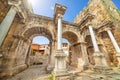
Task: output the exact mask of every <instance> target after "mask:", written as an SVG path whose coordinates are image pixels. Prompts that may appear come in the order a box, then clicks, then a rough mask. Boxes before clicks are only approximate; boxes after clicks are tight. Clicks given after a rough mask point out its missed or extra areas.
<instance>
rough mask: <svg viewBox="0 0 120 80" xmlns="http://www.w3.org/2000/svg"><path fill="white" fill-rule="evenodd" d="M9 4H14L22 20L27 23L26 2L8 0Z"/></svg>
mask: <svg viewBox="0 0 120 80" xmlns="http://www.w3.org/2000/svg"><path fill="white" fill-rule="evenodd" d="M8 5H10V6H12V7H13V8H14V9H15V10H16V12H17V13H18V15H19V17H20V18H21V20H22V22H23V23H25V19H26V17H27V12H26V10H25V9H26V8H25V7H24V2H23V1H22V0H8Z"/></svg>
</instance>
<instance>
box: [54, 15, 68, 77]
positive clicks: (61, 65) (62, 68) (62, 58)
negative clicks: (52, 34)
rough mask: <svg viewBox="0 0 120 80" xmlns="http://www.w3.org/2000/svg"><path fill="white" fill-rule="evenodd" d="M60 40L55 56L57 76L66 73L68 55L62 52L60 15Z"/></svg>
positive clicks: (60, 20) (59, 17)
mask: <svg viewBox="0 0 120 80" xmlns="http://www.w3.org/2000/svg"><path fill="white" fill-rule="evenodd" d="M57 35H58V40H57V52H56V55H55V59H56V60H55V69H54V71H55V74H56V75H63V73H66V71H67V70H66V56H67V55H66V54H65V53H64V52H63V50H62V15H61V14H59V15H58V33H57Z"/></svg>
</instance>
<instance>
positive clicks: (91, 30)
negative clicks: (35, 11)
mask: <svg viewBox="0 0 120 80" xmlns="http://www.w3.org/2000/svg"><path fill="white" fill-rule="evenodd" d="M89 31H90V35H91V39H92V42H93V47H94V51H95V52H100V50H99V48H98V45H97V41H96V38H95V34H94V32H93V28H92V26H89Z"/></svg>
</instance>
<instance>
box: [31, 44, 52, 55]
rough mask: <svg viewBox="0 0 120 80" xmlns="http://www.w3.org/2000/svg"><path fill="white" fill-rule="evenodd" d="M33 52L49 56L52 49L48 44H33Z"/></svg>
mask: <svg viewBox="0 0 120 80" xmlns="http://www.w3.org/2000/svg"><path fill="white" fill-rule="evenodd" d="M31 48H32V50H33V51H35V52H37V53H39V54H49V50H50V47H49V45H48V44H42V45H40V44H32V46H31Z"/></svg>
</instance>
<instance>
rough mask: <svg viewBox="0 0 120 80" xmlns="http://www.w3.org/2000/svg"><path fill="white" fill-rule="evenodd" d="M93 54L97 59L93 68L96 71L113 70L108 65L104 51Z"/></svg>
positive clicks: (105, 71)
mask: <svg viewBox="0 0 120 80" xmlns="http://www.w3.org/2000/svg"><path fill="white" fill-rule="evenodd" d="M93 56H94V60H95V66H94V68H93V69H94V71H95V72H99V73H107V71H109V70H112V69H111V68H110V67H108V65H107V62H106V60H105V56H104V54H103V53H101V52H96V53H94V55H93Z"/></svg>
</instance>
